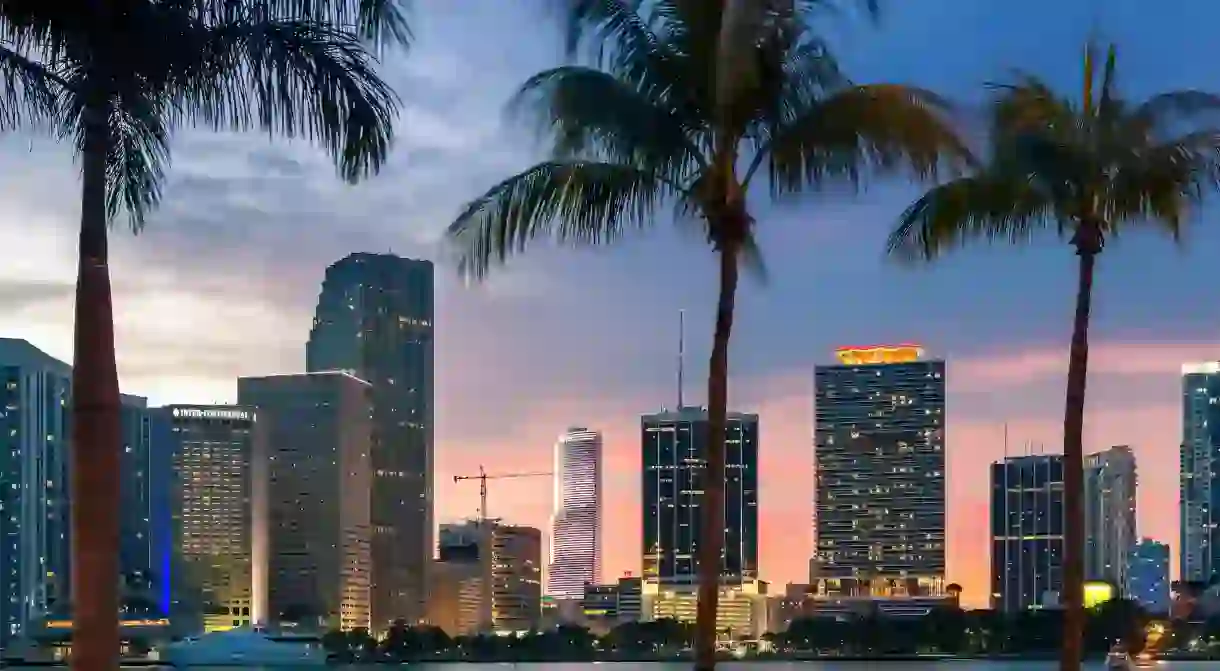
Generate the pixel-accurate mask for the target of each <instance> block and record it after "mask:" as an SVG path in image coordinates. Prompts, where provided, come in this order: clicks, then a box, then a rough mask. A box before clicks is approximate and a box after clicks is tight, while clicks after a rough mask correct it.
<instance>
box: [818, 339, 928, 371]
mask: <svg viewBox="0 0 1220 671" xmlns="http://www.w3.org/2000/svg"><path fill="white" fill-rule="evenodd" d="M835 356H836V357H838V359H839V363H841V364H843V365H846V366H860V365H867V364H882V363H910V362H912V361H918V360H919V358H920V357H922V356H923V348H922V347H920V346H919V345H913V344H910V343H903V344H901V345H868V346H866V347H840V348H838V349H836V350H835Z"/></svg>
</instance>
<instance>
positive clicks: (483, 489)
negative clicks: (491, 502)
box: [453, 466, 554, 525]
mask: <svg viewBox="0 0 1220 671" xmlns="http://www.w3.org/2000/svg"><path fill="white" fill-rule="evenodd" d="M552 475H554V473H550V472H545V473H544V472H536V473H496V474H494V475H488V474H487V471H484V470H483V467H482V466H479V474H478V475H455V476H453V481H454V482H461V481H463V480H478V481H479V524H480V525H482V524H483V523H484V522H486V521H487V520H488V519H489V518H490V517H491V516H490V515H488V514H487V481H488V480H506V479H508V478H541V477H550V476H552Z"/></svg>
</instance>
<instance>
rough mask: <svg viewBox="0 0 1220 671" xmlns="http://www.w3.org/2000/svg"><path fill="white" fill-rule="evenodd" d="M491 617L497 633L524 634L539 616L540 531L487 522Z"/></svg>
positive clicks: (532, 626)
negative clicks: (489, 545) (489, 541)
mask: <svg viewBox="0 0 1220 671" xmlns="http://www.w3.org/2000/svg"><path fill="white" fill-rule="evenodd" d="M490 524H492V527H491V562H492V564H491V565H492V569H491V581H492V587H491V599H492V602H491V617H492V623H493V625H494V626H495V628H496V629H497V630H500V631H526V630H529V629H534V628H536V627H537V626H538V621H539V619H541V617H542V531H541V530H539V529H535V528H534V527H527V526H520V525H514V524H502V523H500V522H499V521H498V520H492V521H490Z"/></svg>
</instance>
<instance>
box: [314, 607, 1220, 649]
mask: <svg viewBox="0 0 1220 671" xmlns="http://www.w3.org/2000/svg"><path fill="white" fill-rule="evenodd" d="M1153 620H1154V618H1152V617H1151V616H1150V615H1149V614H1148V613H1146V612H1145V611H1144V610H1143V609H1142V608H1140V606H1139V605H1138V604H1137V603H1135V602H1133V601H1130V600H1126V599H1115V600H1112V601H1109V602H1106V603H1104V604H1101V605H1099V606H1097V607H1095V608H1092V609H1089V610H1088V611H1087V618H1086V621H1085V630H1084V640H1083V643H1084V650H1085V652H1086V653H1087V654H1089V655H1102V654H1104V653H1105V652H1106V651H1107V650H1109V649H1110V647H1111V646H1112V645H1113V644H1114V643H1115V642H1116V641H1122V642H1123V643H1124V644H1125V645H1126V646H1127V647H1128V649H1129V650H1132V651H1139V650H1142V649H1143V647H1144V643H1145V640H1146V637H1145V632H1146V630H1147V628H1148V626H1149V625H1150V624H1151V623H1152V622H1153ZM1165 625H1166V633H1165V634H1164V636H1163V637H1162V638H1161V640H1160V642H1159V644H1158V645H1157V648H1158V650H1159V651H1160V652H1162V653H1167V654H1168V653H1177V654H1193V655H1197V656H1201V657H1203V656H1210V657H1213V658H1214V657H1217V656H1220V618H1214V619H1212V620H1209V621H1203V622H1187V621H1184V620H1182V621H1174V622H1166V623H1165ZM694 634H695V631H694V627H693V626H692V625H689V624H684V623H681V622H677V621H675V620H658V621H654V622H627V623H623V624H620V625H619V626H617V627H615V628H614V629H612V630H610V631H609V632H608V633H606V634H605V635H601V636H598V635H596V634H594V633H593V632H591V631H590V630H588V629H586V628H584V627H580V626H573V625H561V626H559V627H556V628H554V629H549V630H545V631H531V632H528V633H525V634H523V635H519V636H500V635H476V636H452V637H451V636H449V635H448V634H446V633H445V632H444V630H442V629H440V628H438V627H433V626H418V627H408V626H406V625H405V624H403V623H398V624H396V625H395V626H394V627H392V628H391V629H390V631H389V632H388V633H387V635H386V636H385V637H383V638H382V639H381V640H377V639H376V638H374V637H373V636H371V635H370V634H369V632H368V631H366V630H362V629H358V630H354V631H350V632H342V631H337V630H336V631H331V632H329V633H328V634H326V636H325V639H324V644H325V646H326V648H327V650H328V652H329V653H330V654H331V655H332V656H334V657H335V658H336V659H338V660H342V661H349V662H374V661H422V660H429V659H432V660H436V659H446V660H466V661H576V660H593V659H655V658H678V657H685V656H686V655H688V654H689V652H690V650H691V648H692V647H693V645H694V642H695V638H694ZM1062 636H1063V612H1062V611H1057V610H1030V611H1025V612H1021V613H1016V614H1005V613H1001V612H997V611H993V610H961V609H957V608H942V609H933V610H932V611H930V612H929V613H928V614H927V615H924V616H916V617H911V616H906V617H888V616H886V615H884V614H882V613H870V614H865V615H861V616H855V617H830V616H819V617H804V618H798V619H796V620H794V621H793V622H792V623H791V624H790V625H789V626H788V628H787V629H786V631H784V632H782V633H773V634H766V635H764V636H763V639H762V641H761V642H746V641H738V642H737V646H738V647H739V652H740V653H741V654H745V655H748V656H754V657H767V656H776V657H797V658H799V657H805V656H852V657H871V656H911V655H938V654H939V655H960V656H1007V655H1012V656H1018V655H1019V656H1022V657H1034V656H1047V657H1051V656H1053V655H1054V654H1055V653H1056V651H1057V650H1058V649H1059V648H1060V646H1061V645H1062ZM1213 641H1214V642H1215V643H1214V644H1213Z"/></svg>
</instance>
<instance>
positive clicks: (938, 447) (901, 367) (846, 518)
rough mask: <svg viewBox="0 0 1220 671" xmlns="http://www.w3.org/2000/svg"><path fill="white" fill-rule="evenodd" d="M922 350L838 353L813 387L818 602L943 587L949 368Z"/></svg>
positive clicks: (813, 578) (813, 564)
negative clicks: (824, 598) (947, 375)
mask: <svg viewBox="0 0 1220 671" xmlns="http://www.w3.org/2000/svg"><path fill="white" fill-rule="evenodd" d="M921 357H922V350H920V348H919V347H918V346H916V345H895V346H880V347H865V348H841V349H840V350H838V352H837V358H838V361H839V362H838V363H837V364H834V365H827V366H818V367H817V368H816V369H815V371H814V381H815V385H814V387H815V407H814V410H815V426H814V459H815V461H816V463H817V468H816V494H815V501H814V528H815V547H816V549H815V553H814V556H813V558H812V561H810V584H811V586H812V588H813V590H814V593H815V595H816V596H818V597H866V596H872V597H924V596H940V595H942V594H943V593H944V589H945V452H944V450H945V363H944V362H943V361H933V360H923V359H922V358H921Z"/></svg>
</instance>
